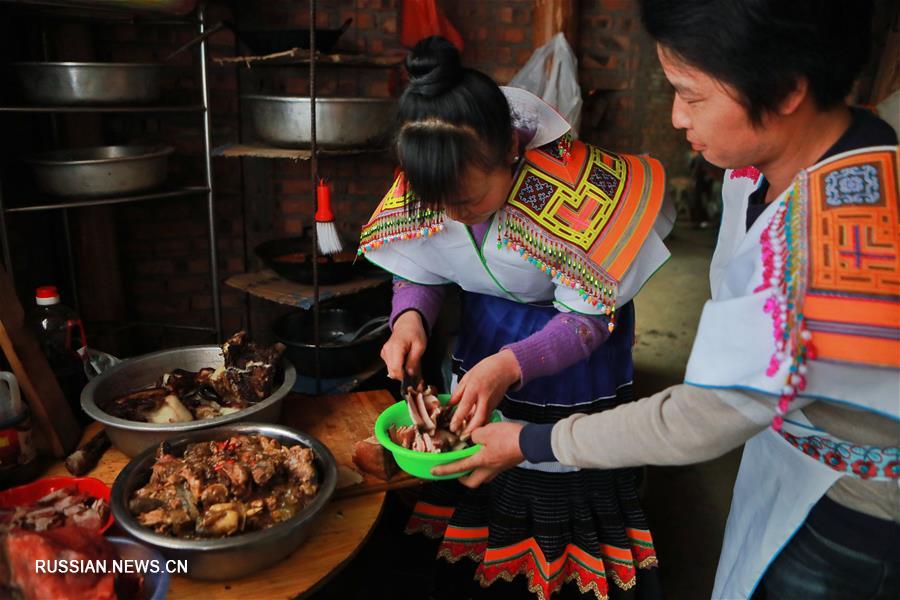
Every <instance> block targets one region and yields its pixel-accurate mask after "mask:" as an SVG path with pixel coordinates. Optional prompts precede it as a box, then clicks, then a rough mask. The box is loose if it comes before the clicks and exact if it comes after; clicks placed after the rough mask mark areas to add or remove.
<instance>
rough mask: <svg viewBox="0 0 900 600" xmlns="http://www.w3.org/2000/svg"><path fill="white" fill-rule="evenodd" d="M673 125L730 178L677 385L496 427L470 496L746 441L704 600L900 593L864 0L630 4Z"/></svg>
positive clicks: (888, 218)
mask: <svg viewBox="0 0 900 600" xmlns="http://www.w3.org/2000/svg"><path fill="white" fill-rule="evenodd" d="M641 4H642V12H643V19H644V24H645V27H646V28H647V30H648V31H649V33H650V35H651V36H653V37H654V39H655V40H656V41H657V43H658V54H659V59H660V63H661V64H662V67H663V70H664V71H665V74H666V77H667V78H668V79H669V81H670V82H671V83H672V85H673V87H674V88H675V99H674V103H673V106H672V123H673V125H674V126H675V127H676V128H679V129H684V130H685V132H686V136H687V139H688V142H690V143H691V145H692V147H693V148H694V150H696V151H697V152H700V153H701V154H702V155H703V157H704V158H705V159H706V160H708V161H709V162H710V163H712V164H714V165H716V166H719V167H722V168H725V169H727V171H726V175H725V181H724V186H723V204H724V212H723V218H722V226H721V230H720V235H719V241H718V245H717V247H716V252H715V255H714V256H713V260H712V264H711V267H710V283H711V288H712V299H711V300H710V301H708V302H707V304H706V306H705V307H704V311H703V314H702V317H701V320H700V325H699V328H698V332H697V336H696V339H695V342H694V347H693V350H692V353H691V358H690V361H689V363H688V367H687V372H686V376H685V383H684V384H681V385H677V386H674V387H671V388H669V389H667V390H664V391H663V392H660V393H658V394H656V395H654V396H651V397H649V398H644V399H642V400H639V401H637V402H634V403H631V404H626V405H622V406H620V407H617V408H614V409H612V410H609V411H606V412H602V413H599V414H593V415H573V416H571V417H568V418H567V419H565V420H563V421H560V422H558V423H556V424H555V425H553V426H552V427H548V426H542V425H530V424H529V425H525V426H524V427H523V426H522V425H521V424H515V423H498V424H490V425H487V426H485V427H483V428H481V429H479V430H476V431H475V433H474V435H473V439H474V440H475V441H476V442H479V443H482V444H484V448H483V449H482V450H481V452H479V454H477V455H475V456H474V457H472V458H470V459H467V460H466V461H460V462H458V463H456V464H454V465H449V466H447V467H444V468H442V469H441V471H440V472H459V471H463V470H466V469H470V468H473V467H475V468H476V470H475V471H474V472H473V474H472V475H470V476H469V477H468V478H467V479H466V480H465V483H466V484H467V485H470V486H476V485H479V484H480V483H481V482H483V481H487V480H489V479H490V478H491V477H493V476H494V474H495V473H497V472H498V471H500V470H502V469H504V468H508V467H509V466H510V465H513V464H516V463H517V462H518V461H521V460H522V459H523V458H525V459H527V460H529V461H531V462H540V461H542V460H557V461H559V462H560V463H563V464H566V465H577V466H583V467H594V468H604V469H613V468H620V467H631V466H636V465H641V464H657V465H666V464H673V465H674V464H687V463H691V462H699V461H703V460H708V459H711V458H714V457H716V456H720V455H721V454H724V453H725V452H727V451H729V450H731V449H733V448H735V447H737V446H739V445H741V444H742V443H744V442H746V446H745V448H744V455H743V460H742V463H741V468H740V472H739V474H738V480H737V483H736V484H735V489H734V499H733V502H732V508H731V513H730V515H729V518H728V525H727V529H726V534H725V541H724V544H723V549H722V554H721V557H720V560H719V569H718V572H717V575H716V582H715V589H714V591H713V597H714V598H727V599H732V598H747V597H750V596H752V595H754V594H756V595H758V596H760V597H765V598H770V599H781V598H790V599H799V598H803V599H804V600H807V599H814V598H823V599H824V598H863V597H864V598H898V597H900V487H898V481H900V201H898V195H900V192H898V184H897V182H898V175H900V174H898V148H897V135H896V133H895V132H894V131H893V130H892V129H891V128H890V126H888V125H887V124H886V123H885V122H884V121H881V120H880V119H878V118H877V117H875V116H874V115H872V114H870V113H868V112H866V111H862V110H857V109H852V108H850V107H848V106H847V104H846V100H845V98H846V96H847V95H848V93H849V91H850V89H851V87H852V86H853V83H854V79H855V78H856V76H857V75H858V74H859V71H860V70H861V68H862V67H863V65H864V63H865V61H866V57H867V56H868V50H869V45H870V28H871V24H870V20H871V18H872V3H871V2H870V1H855V2H833V1H827V0H791V1H789V2H785V1H782V0H642V3H641Z"/></svg>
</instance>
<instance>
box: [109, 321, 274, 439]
mask: <svg viewBox="0 0 900 600" xmlns="http://www.w3.org/2000/svg"><path fill="white" fill-rule="evenodd" d="M283 352H284V345H282V344H276V345H274V346H257V345H256V344H254V343H252V342H250V341H248V339H247V334H246V332H243V331H241V332H238V333H236V334H235V335H233V336H232V337H231V338H230V339H229V340H228V341H227V342H225V344H223V346H222V354H223V356H224V365H223V366H221V367H219V368H218V369H213V368H212V367H207V368H203V369H200V370H199V371H197V372H196V373H194V372H192V371H186V370H184V369H174V370H172V371H171V372H169V373H164V374H163V375H162V376H161V377H160V378H159V380H158V381H157V382H156V384H155V385H153V386H152V387H148V388H144V389H141V390H136V391H134V392H130V393H128V394H126V395H124V396H121V397H119V398H114V399H113V400H110V401H107V402H105V403H103V404H101V405H100V408H101V409H102V410H103V411H104V412H107V413H109V414H111V415H113V416H115V417H119V418H122V419H128V420H130V421H141V422H146V423H178V422H182V421H192V420H195V419H212V418H215V417H220V416H223V415H227V414H231V413H234V412H237V411H239V410H243V409H245V408H247V407H248V406H251V405H252V404H254V403H256V402H259V401H260V400H264V399H265V398H267V397H269V396H270V395H271V394H272V390H273V389H274V388H275V385H276V383H277V380H278V377H279V374H280V368H279V367H280V362H281V354H282V353H283Z"/></svg>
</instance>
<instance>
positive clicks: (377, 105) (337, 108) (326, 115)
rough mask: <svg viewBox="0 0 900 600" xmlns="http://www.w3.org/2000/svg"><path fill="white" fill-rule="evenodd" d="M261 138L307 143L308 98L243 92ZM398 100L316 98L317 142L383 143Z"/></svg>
mask: <svg viewBox="0 0 900 600" xmlns="http://www.w3.org/2000/svg"><path fill="white" fill-rule="evenodd" d="M241 100H242V103H243V104H244V106H246V107H247V111H248V114H249V116H250V123H251V125H252V127H253V130H254V132H255V133H256V136H257V137H259V138H260V139H261V140H262V141H264V142H268V143H270V144H274V145H275V146H281V147H286V148H306V147H308V146H309V145H310V137H311V136H310V131H309V125H310V121H309V114H310V110H309V105H310V103H309V98H305V97H298V96H252V95H248V96H242V97H241ZM396 107H397V101H396V100H394V99H392V98H316V143H317V144H319V145H321V146H322V147H323V148H350V147H360V146H378V145H382V144H385V142H386V140H387V134H388V131H389V130H390V127H391V125H392V123H393V120H394V113H395V111H396Z"/></svg>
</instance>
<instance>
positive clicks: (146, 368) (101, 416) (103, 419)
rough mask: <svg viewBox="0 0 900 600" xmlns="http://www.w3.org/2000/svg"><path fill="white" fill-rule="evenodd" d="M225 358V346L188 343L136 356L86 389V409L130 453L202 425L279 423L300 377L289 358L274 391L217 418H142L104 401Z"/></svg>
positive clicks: (218, 363) (83, 402) (83, 399)
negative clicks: (112, 410) (115, 410)
mask: <svg viewBox="0 0 900 600" xmlns="http://www.w3.org/2000/svg"><path fill="white" fill-rule="evenodd" d="M223 360H224V359H223V358H222V348H221V347H219V346H188V347H186V348H176V349H174V350H163V351H161V352H154V353H152V354H145V355H144V356H138V357H136V358H131V359H129V360H126V361H124V362H122V363H120V364H118V365H116V366H114V367H112V368H111V369H109V370H108V371H104V372H103V374H102V375H100V376H98V377H96V378H94V379H92V380H91V381H90V383H88V384H87V386H85V388H84V390H82V392H81V408H82V409H83V410H84V412H86V413H87V414H88V415H89V416H90V417H91V418H92V419H94V420H96V421H99V422H100V423H102V424H103V425H104V427H105V428H106V433H107V434H108V435H109V439H110V441H111V442H112V443H113V445H114V446H115V447H116V448H118V449H119V450H121V451H122V452H123V453H124V454H126V455H128V456H134V455H135V454H137V453H139V452H141V451H142V450H144V449H145V448H149V447H155V446H158V445H159V443H160V442H162V441H163V440H167V439H169V438H172V437H175V436H178V435H183V434H186V433H190V432H194V431H198V430H201V429H209V428H212V427H216V426H219V425H226V424H230V423H237V422H239V421H259V422H271V423H274V422H277V421H278V419H279V418H280V417H281V404H282V401H283V400H284V397H285V396H286V395H287V394H288V393H289V392H290V391H291V388H292V387H293V386H294V382H295V381H296V380H297V373H296V371H294V367H293V366H292V365H291V364H290V363H288V362H287V361H282V372H283V373H284V375H283V381H282V383H281V385H280V386H279V387H278V388H277V389H275V391H274V392H272V395H271V396H269V397H268V398H266V399H264V400H261V401H259V402H257V403H256V404H254V405H252V406H250V407H249V408H245V409H244V410H242V411H239V412H236V413H232V414H230V415H224V416H221V417H216V418H214V419H202V420H197V421H186V422H183V423H164V424H158V423H141V422H139V421H128V420H126V419H120V418H118V417H114V416H112V415H110V414H107V413H105V412H103V411H102V410H100V407H99V406H98V404H104V403H105V402H106V401H108V400H112V399H113V398H118V397H119V396H123V395H125V394H127V393H129V392H132V391H134V390H137V389H140V388H142V387H147V386H150V385H152V384H154V383H155V382H156V381H157V380H158V379H159V378H160V377H161V376H162V374H163V373H167V372H169V371H171V370H173V369H185V370H188V371H199V370H200V369H202V368H204V367H218V366H221V365H222V363H223Z"/></svg>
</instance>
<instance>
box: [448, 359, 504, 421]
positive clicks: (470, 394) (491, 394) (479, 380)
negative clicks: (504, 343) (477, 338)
mask: <svg viewBox="0 0 900 600" xmlns="http://www.w3.org/2000/svg"><path fill="white" fill-rule="evenodd" d="M521 377H522V372H521V370H520V369H519V361H518V360H516V355H515V354H513V353H512V351H511V350H501V351H500V352H498V353H496V354H492V355H490V356H488V357H487V358H485V359H483V360H482V361H481V362H479V363H478V364H477V365H475V366H474V367H472V368H471V369H470V370H469V372H468V373H466V374H465V375H463V378H462V379H460V380H459V383H458V384H457V385H456V389H455V390H454V391H453V395H452V396H451V397H450V404H451V405H454V404H458V406H457V407H456V411H455V412H454V413H453V418H452V420H451V421H450V431H453V432H460V433H461V435H462V437H467V436H469V435H471V434H472V432H473V431H474V430H475V429H477V428H478V427H481V426H482V425H484V424H485V423H486V422H487V421H488V419H489V418H490V414H491V413H492V412H493V410H494V409H495V408H497V406H499V405H500V402H501V401H502V400H503V396H504V394H506V390H508V389H509V388H510V387H511V386H513V385H514V384H515V383H516V382H517V381H519V379H521ZM463 421H465V423H466V426H465V429H464V430H462V431H460V430H461V429H462V425H463Z"/></svg>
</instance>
